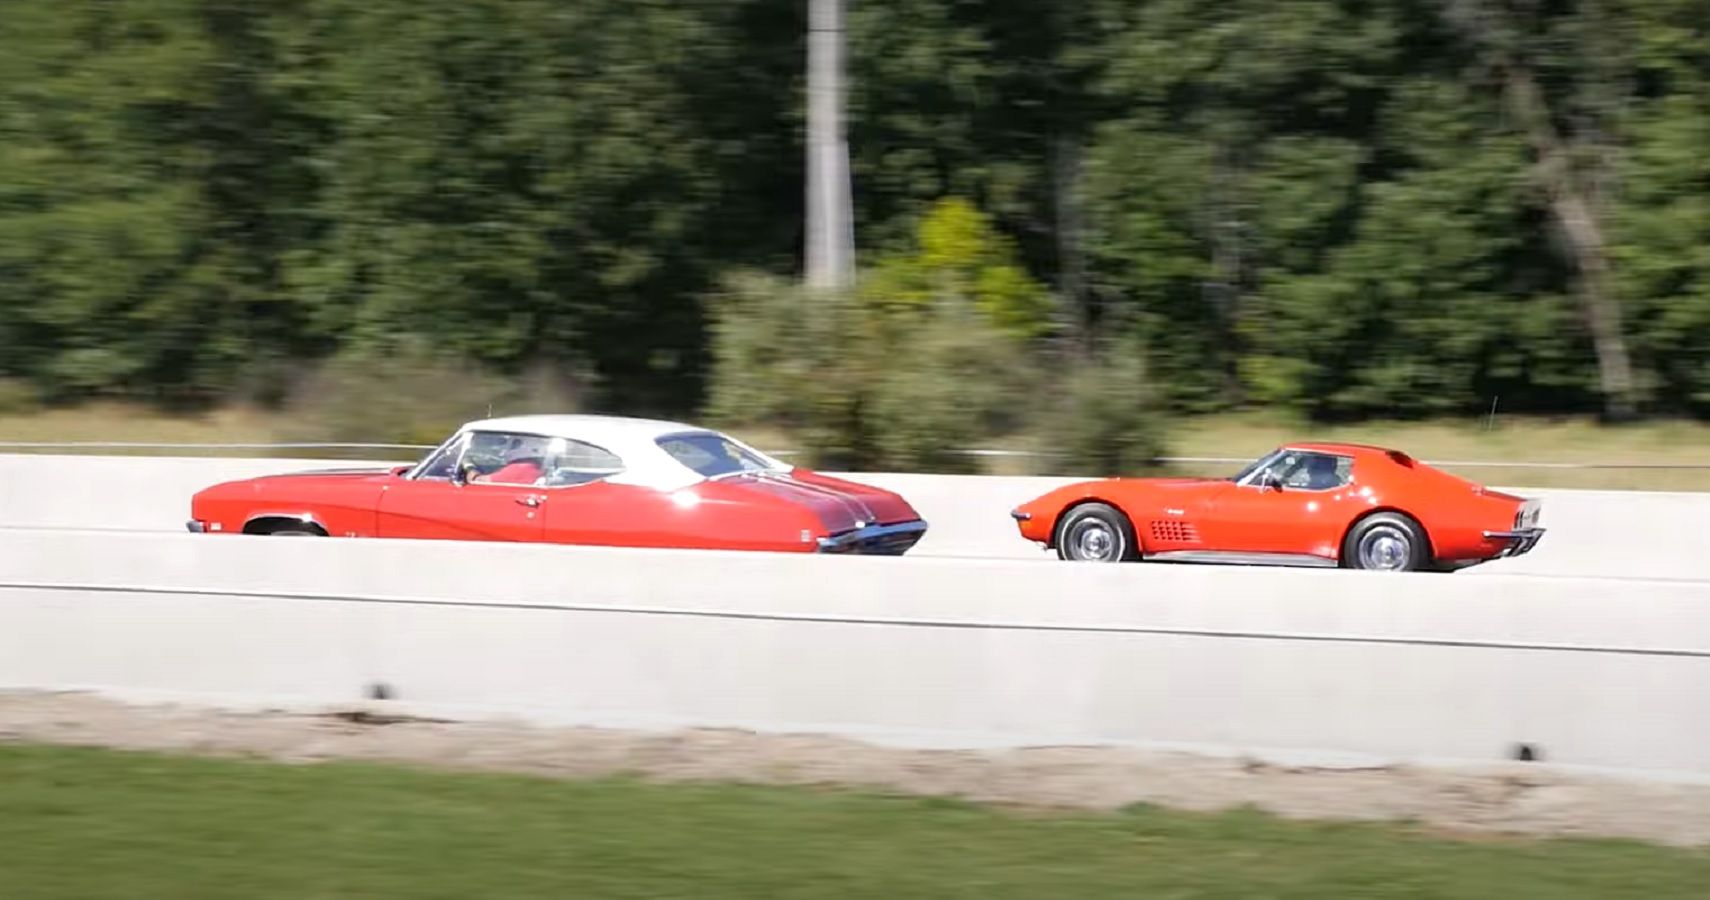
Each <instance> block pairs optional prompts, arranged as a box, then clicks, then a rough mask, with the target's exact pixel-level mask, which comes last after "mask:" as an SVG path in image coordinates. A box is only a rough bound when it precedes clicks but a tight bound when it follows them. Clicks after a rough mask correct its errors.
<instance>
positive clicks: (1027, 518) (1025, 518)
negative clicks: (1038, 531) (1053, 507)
mask: <svg viewBox="0 0 1710 900" xmlns="http://www.w3.org/2000/svg"><path fill="white" fill-rule="evenodd" d="M1009 517H1010V518H1012V519H1014V520H1016V521H1017V522H1031V521H1033V514H1032V513H1024V512H1022V511H1020V510H1017V509H1012V510H1010V511H1009Z"/></svg>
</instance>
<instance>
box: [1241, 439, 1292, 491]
mask: <svg viewBox="0 0 1710 900" xmlns="http://www.w3.org/2000/svg"><path fill="white" fill-rule="evenodd" d="M1282 455H1283V450H1282V448H1280V447H1279V448H1277V449H1275V450H1272V451H1271V452H1269V453H1267V454H1265V455H1264V456H1261V457H1259V458H1258V459H1255V460H1253V461H1252V462H1250V463H1248V464H1247V467H1246V468H1244V469H1242V470H1241V471H1239V472H1237V473H1235V477H1234V478H1231V479H1229V480H1230V481H1233V482H1235V483H1236V484H1240V483H1241V482H1243V481H1246V480H1247V479H1248V478H1251V477H1252V476H1253V474H1254V473H1256V472H1258V471H1259V470H1261V469H1264V468H1266V467H1268V466H1270V465H1272V464H1274V463H1275V462H1276V461H1277V460H1278V459H1279V458H1280V457H1281V456H1282Z"/></svg>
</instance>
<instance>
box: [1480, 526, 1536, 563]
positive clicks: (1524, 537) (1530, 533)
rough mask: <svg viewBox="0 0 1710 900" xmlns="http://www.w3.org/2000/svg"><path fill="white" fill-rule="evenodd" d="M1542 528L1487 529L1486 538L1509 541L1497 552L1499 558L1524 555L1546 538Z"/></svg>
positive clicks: (1488, 539)
mask: <svg viewBox="0 0 1710 900" xmlns="http://www.w3.org/2000/svg"><path fill="white" fill-rule="evenodd" d="M1544 531H1545V529H1542V528H1522V529H1520V530H1518V531H1487V532H1485V533H1484V539H1485V540H1487V541H1507V544H1506V545H1505V546H1503V548H1502V549H1501V550H1500V551H1498V552H1497V554H1496V558H1497V559H1507V558H1508V557H1511V556H1524V555H1526V554H1527V553H1531V552H1532V548H1533V547H1536V546H1538V542H1539V541H1541V540H1543V539H1544Z"/></svg>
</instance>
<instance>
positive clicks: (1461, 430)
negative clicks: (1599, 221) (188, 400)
mask: <svg viewBox="0 0 1710 900" xmlns="http://www.w3.org/2000/svg"><path fill="white" fill-rule="evenodd" d="M292 424H293V420H292V418H291V417H290V416H288V415H287V414H282V413H269V412H261V411H256V410H248V409H241V408H232V409H224V410H219V411H217V412H213V413H209V414H206V415H200V416H171V415H165V414H162V413H159V412H154V411H150V410H143V409H137V408H133V407H124V406H92V407H83V408H78V409H60V410H50V411H45V412H37V413H27V414H14V415H0V442H7V441H56V442H75V441H128V442H160V443H268V442H275V441H280V440H282V439H283V438H282V437H281V435H284V434H288V433H290V432H292V431H294V430H298V429H294V428H292V427H290V426H291V425H292ZM735 433H736V434H737V436H739V437H741V438H742V439H743V440H745V441H748V442H749V443H751V444H754V445H755V446H758V447H761V448H763V449H768V450H778V449H782V450H788V449H793V448H794V446H795V444H794V442H793V441H792V440H791V439H790V437H789V435H788V433H787V432H784V431H781V430H778V429H768V428H743V429H736V430H735ZM1307 439H1318V440H1339V441H1358V442H1362V443H1372V444H1380V445H1385V446H1392V447H1396V448H1398V449H1402V450H1406V451H1407V452H1409V453H1412V454H1414V455H1415V456H1418V457H1420V458H1421V459H1425V460H1429V461H1432V462H1438V463H1443V462H1449V463H1453V462H1499V463H1500V462H1526V463H1572V464H1582V465H1583V464H1612V465H1619V466H1634V467H1635V468H1605V469H1527V468H1518V467H1516V468H1509V467H1500V466H1498V467H1485V466H1478V467H1462V466H1454V465H1449V466H1447V468H1449V469H1451V470H1453V471H1457V472H1458V473H1459V474H1462V475H1466V476H1467V477H1470V478H1473V479H1475V480H1478V481H1483V482H1487V483H1490V484H1504V485H1523V486H1527V487H1575V488H1608V489H1619V490H1710V423H1702V422H1681V421H1669V422H1651V423H1644V424H1639V425H1632V426H1625V427H1619V428H1611V427H1605V426H1600V425H1598V424H1596V423H1595V422H1592V421H1590V420H1587V419H1539V418H1520V417H1499V418H1498V419H1497V420H1496V421H1495V423H1494V424H1493V425H1492V424H1490V423H1487V422H1485V421H1483V420H1476V421H1454V420H1438V421H1431V422H1365V423H1358V424H1351V425H1337V426H1314V425H1310V424H1305V423H1301V422H1299V421H1294V420H1289V419H1286V418H1282V417H1277V416H1266V415H1258V414H1236V415H1220V416H1207V417H1202V418H1198V419H1187V420H1183V421H1180V422H1178V423H1176V426H1175V429H1174V431H1173V433H1172V434H1171V436H1170V442H1169V443H1170V454H1171V455H1172V456H1177V457H1223V458H1236V459H1249V458H1252V457H1254V456H1257V455H1258V454H1260V453H1263V452H1264V451H1266V450H1268V449H1270V448H1271V447H1274V446H1276V445H1277V444H1279V443H1283V442H1286V441H1291V440H1307ZM994 446H996V447H1000V448H1005V449H1021V450H1028V449H1035V448H1039V447H1048V446H1049V442H1048V440H1044V439H1036V440H1033V441H1012V442H1005V443H1003V444H999V445H994ZM0 449H4V448H0ZM99 452H104V453H112V452H121V451H111V450H103V451H99ZM125 452H135V453H149V454H152V453H161V452H164V451H158V450H147V449H139V450H135V451H125ZM181 452H185V453H191V452H203V451H181ZM206 452H219V453H221V455H242V454H248V455H257V454H260V455H293V456H329V455H334V454H332V453H331V451H327V450H292V451H206ZM353 454H354V455H361V454H360V452H358V451H352V452H350V453H344V454H342V455H346V456H349V455H353ZM1034 466H1035V464H1034V463H1033V462H1031V461H1030V460H1028V459H1026V458H1019V457H995V458H991V459H990V460H989V461H988V466H987V471H989V472H991V473H993V474H1025V473H1028V472H1030V471H1033V469H1034ZM1643 466H1701V467H1703V468H1696V469H1689V468H1640V467H1643ZM1233 468H1235V466H1234V465H1233V464H1230V463H1203V464H1177V465H1175V466H1173V467H1172V470H1173V471H1175V472H1179V473H1181V474H1226V473H1228V472H1230V471H1232V470H1233ZM1077 474H1087V475H1092V474H1101V473H1077Z"/></svg>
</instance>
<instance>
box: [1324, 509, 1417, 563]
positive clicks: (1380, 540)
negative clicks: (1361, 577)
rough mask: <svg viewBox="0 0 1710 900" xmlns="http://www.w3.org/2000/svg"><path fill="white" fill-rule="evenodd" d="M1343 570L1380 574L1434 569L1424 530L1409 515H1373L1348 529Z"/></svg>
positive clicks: (1387, 513) (1344, 546) (1343, 555)
mask: <svg viewBox="0 0 1710 900" xmlns="http://www.w3.org/2000/svg"><path fill="white" fill-rule="evenodd" d="M1342 567H1343V568H1345V569H1367V570H1372V571H1379V572H1419V571H1424V570H1427V569H1431V568H1434V563H1433V560H1432V559H1431V543H1430V541H1429V540H1427V539H1426V537H1425V529H1423V528H1420V527H1419V523H1418V522H1415V521H1414V520H1413V518H1412V517H1411V516H1404V515H1402V514H1401V513H1394V512H1380V513H1373V514H1371V515H1369V516H1366V517H1365V518H1363V519H1361V520H1360V521H1358V522H1355V523H1354V527H1353V528H1350V529H1348V536H1347V537H1346V538H1343V540H1342Z"/></svg>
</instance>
